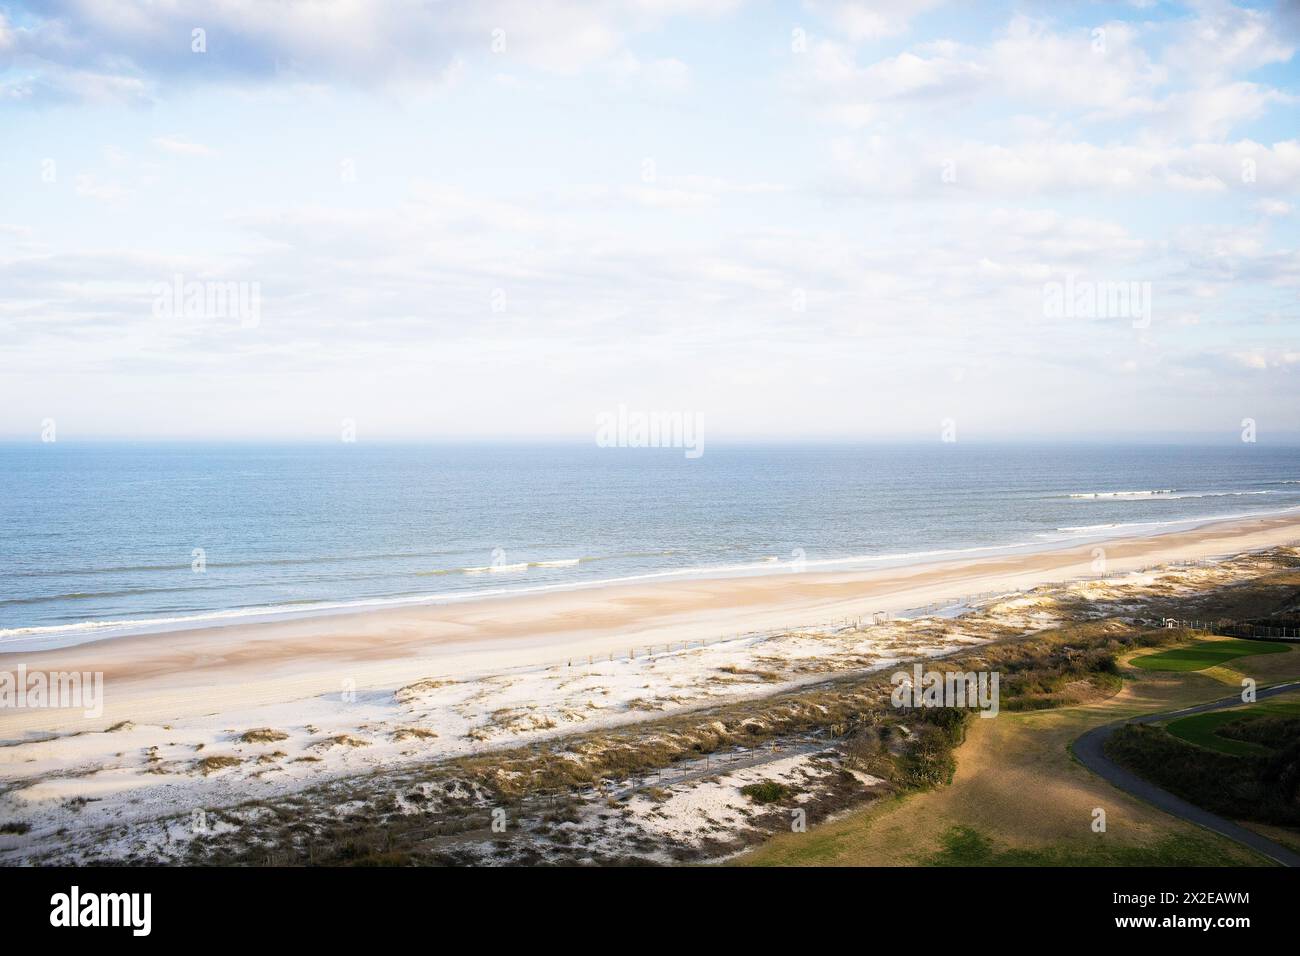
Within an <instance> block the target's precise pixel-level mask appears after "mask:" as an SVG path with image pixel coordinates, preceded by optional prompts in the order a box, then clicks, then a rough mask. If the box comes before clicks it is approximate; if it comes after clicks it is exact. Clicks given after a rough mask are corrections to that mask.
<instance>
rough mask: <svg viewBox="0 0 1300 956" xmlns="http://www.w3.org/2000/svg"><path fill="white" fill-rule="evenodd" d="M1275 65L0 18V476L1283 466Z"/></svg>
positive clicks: (275, 21) (560, 2) (647, 5)
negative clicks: (759, 444) (1178, 454)
mask: <svg viewBox="0 0 1300 956" xmlns="http://www.w3.org/2000/svg"><path fill="white" fill-rule="evenodd" d="M1297 46H1300V5H1297V4H1296V3H1282V4H1279V5H1245V4H1240V3H1238V4H1233V3H1229V2H1222V0H1204V2H1190V3H1165V2H1153V0H1147V2H1133V3H1102V2H1079V3H1066V2H1060V0H1053V2H1032V0H1020V2H1011V3H1001V2H992V0H990V2H980V3H971V2H960V0H953V2H942V0H888V2H870V0H844V2H839V0H806V2H802V3H800V2H789V3H776V2H743V0H590V2H583V3H578V2H567V0H477V2H443V3H437V2H433V3H430V2H414V0H387V2H378V0H372V2H353V0H339V2H319V0H315V2H308V0H279V2H268V0H208V2H203V3H200V2H192V0H168V2H147V0H46V2H39V3H15V2H11V0H0V437H5V438H11V439H17V440H32V441H36V440H40V437H41V435H42V434H43V432H44V431H47V430H48V428H49V426H50V425H51V423H53V424H54V425H55V426H56V427H57V436H58V438H59V440H65V439H72V440H76V439H114V438H129V439H268V440H334V439H337V438H338V437H339V436H340V434H341V430H342V429H343V428H344V427H345V425H346V423H350V424H351V426H352V429H353V434H354V435H356V436H357V437H358V439H366V438H371V439H383V440H389V439H415V440H425V439H450V440H461V439H474V440H479V439H518V438H532V439H565V440H569V439H572V440H590V439H591V436H592V435H593V434H594V432H595V430H596V428H597V423H598V421H599V420H600V418H601V416H602V415H606V414H608V413H609V412H610V411H612V410H614V409H617V408H619V407H620V406H623V407H626V408H627V409H631V410H633V411H638V410H640V411H643V412H645V413H654V412H661V411H662V412H669V411H673V412H682V413H684V414H687V415H691V416H695V417H696V420H697V421H698V422H699V423H702V425H701V426H700V427H701V429H702V430H703V431H704V432H705V433H706V434H707V436H708V438H709V440H710V441H727V440H737V441H752V440H765V439H770V440H857V439H870V438H907V439H929V438H935V439H938V438H939V436H940V435H941V432H943V430H944V429H947V434H948V435H949V436H950V437H951V436H952V435H956V436H958V437H959V439H970V438H974V439H980V438H1017V437H1048V438H1060V439H1070V438H1076V437H1079V438H1085V437H1092V436H1110V437H1112V438H1116V437H1132V438H1134V439H1137V440H1142V439H1143V438H1145V437H1149V436H1155V435H1171V434H1172V435H1196V436H1206V437H1207V438H1209V439H1222V440H1238V436H1239V435H1240V433H1241V432H1242V430H1243V422H1244V420H1246V419H1249V420H1251V422H1252V423H1253V426H1254V429H1255V431H1256V433H1257V435H1258V440H1259V441H1260V442H1265V441H1268V440H1270V439H1273V440H1276V439H1277V438H1278V437H1279V436H1284V435H1289V436H1291V437H1293V438H1294V436H1296V435H1300V398H1298V396H1300V389H1298V388H1297V384H1298V383H1300V334H1298V333H1300V298H1298V296H1297V291H1300V251H1298V248H1300V244H1298V240H1300V230H1298V228H1297V223H1298V222H1300V128H1298V127H1300V123H1298V122H1297V120H1298V119H1300V62H1298V61H1297V52H1296V51H1297ZM178 289H179V291H180V293H181V294H180V296H179V298H178V297H177V296H176V294H175V291H176V290H178ZM1120 291H1122V292H1123V297H1122V298H1116V296H1117V295H1118V294H1119V292H1120ZM1094 296H1098V298H1093V297H1094ZM1107 296H1109V297H1110V298H1107ZM1062 302H1065V303H1066V305H1065V306H1062ZM1090 303H1091V304H1090ZM1105 303H1109V305H1105Z"/></svg>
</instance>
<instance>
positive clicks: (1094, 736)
mask: <svg viewBox="0 0 1300 956" xmlns="http://www.w3.org/2000/svg"><path fill="white" fill-rule="evenodd" d="M1294 690H1300V681H1290V682H1288V683H1286V684H1276V685H1274V686H1273V687H1266V688H1264V689H1263V690H1260V691H1259V692H1258V693H1257V694H1256V700H1263V699H1264V698H1266V697H1273V696H1275V695H1277V694H1285V693H1287V692H1288V691H1294ZM1240 706H1241V697H1240V696H1239V695H1238V696H1235V697H1225V698H1224V699H1223V700H1216V701H1211V702H1210V703H1208V704H1197V705H1196V706H1195V707H1185V708H1183V709H1182V710H1173V711H1170V712H1168V713H1165V714H1144V715H1143V716H1141V717H1133V718H1131V719H1130V720H1127V721H1125V720H1120V721H1116V722H1115V723H1113V724H1105V725H1104V726H1101V727H1095V728H1093V729H1092V730H1090V731H1088V732H1087V733H1086V734H1084V735H1083V736H1082V737H1080V738H1079V739H1078V740H1076V741H1075V742H1074V745H1073V746H1072V747H1071V749H1072V750H1073V752H1074V755H1075V756H1076V757H1077V758H1079V762H1080V763H1082V764H1083V765H1084V766H1085V767H1087V768H1088V769H1089V770H1091V771H1092V772H1093V773H1095V774H1097V775H1098V776H1100V777H1102V778H1104V779H1105V780H1107V781H1109V782H1110V783H1111V784H1113V785H1114V786H1116V787H1118V788H1119V789H1121V790H1123V791H1125V792H1127V793H1130V794H1132V795H1133V796H1135V797H1137V798H1138V799H1140V800H1145V801H1146V802H1147V803H1149V804H1151V805H1152V806H1154V807H1156V808H1157V809H1160V810H1163V811H1165V812H1166V813H1170V814H1173V815H1174V816H1176V817H1180V818H1182V819H1184V820H1187V821H1188V822H1190V823H1195V824H1197V825H1198V826H1202V827H1205V828H1206V829H1207V830H1213V831H1214V832H1215V833H1218V834H1220V835H1221V836H1225V837H1227V838H1228V839H1229V840H1235V841H1236V842H1238V843H1240V844H1242V845H1243V846H1248V847H1250V848H1251V849H1252V850H1254V851H1255V852H1256V853H1259V854H1262V855H1263V856H1266V857H1268V858H1269V859H1270V860H1272V861H1273V862H1275V863H1280V864H1281V865H1282V866H1300V853H1296V852H1295V851H1294V850H1289V849H1287V848H1286V847H1284V846H1283V845H1282V844H1280V843H1277V842H1275V841H1273V840H1270V839H1268V837H1265V836H1261V835H1260V834H1258V833H1256V832H1255V831H1254V830H1248V829H1246V828H1245V827H1243V826H1239V825H1238V824H1236V823H1233V822H1232V821H1231V820H1225V819H1224V818H1223V817H1221V816H1218V815H1216V814H1213V813H1211V812H1210V811H1208V810H1204V809H1202V808H1201V807H1198V806H1196V805H1195V804H1193V803H1188V802H1187V801H1186V800H1184V799H1182V798H1181V797H1176V796H1174V795H1173V794H1172V793H1170V792H1169V791H1167V790H1161V789H1160V788H1159V787H1157V786H1156V785H1155V784H1153V783H1151V782H1150V781H1149V780H1146V779H1144V778H1142V777H1139V776H1138V775H1137V774H1135V773H1133V772H1132V771H1130V770H1126V769H1124V768H1123V767H1121V766H1120V765H1119V764H1117V763H1115V762H1114V761H1113V760H1111V759H1110V758H1109V757H1107V756H1106V751H1105V747H1106V741H1107V740H1109V739H1110V736H1111V734H1113V733H1115V731H1117V730H1119V728H1121V727H1123V726H1124V725H1125V724H1126V723H1130V724H1153V723H1156V722H1158V721H1165V720H1174V719H1176V718H1178V717H1187V716H1189V715H1191V714H1203V713H1205V712H1207V711H1211V710H1223V709H1224V708H1226V707H1240Z"/></svg>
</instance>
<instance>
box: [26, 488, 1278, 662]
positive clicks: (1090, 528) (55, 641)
mask: <svg viewBox="0 0 1300 956" xmlns="http://www.w3.org/2000/svg"><path fill="white" fill-rule="evenodd" d="M1294 511H1300V506H1291V507H1287V508H1280V509H1276V510H1273V511H1256V512H1245V513H1240V514H1229V515H1208V516H1201V517H1194V518H1179V519H1175V520H1168V521H1135V522H1120V523H1112V524H1097V525H1078V526H1073V527H1066V528H1058V529H1056V532H1055V533H1053V534H1039V535H1037V537H1038V538H1040V539H1041V538H1051V539H1053V540H1056V541H1069V540H1075V541H1077V540H1079V539H1081V538H1085V537H1105V536H1106V535H1107V534H1108V533H1110V532H1114V531H1119V530H1124V529H1136V528H1148V529H1153V528H1164V527H1172V526H1176V525H1200V524H1210V523H1212V522H1215V521H1230V520H1236V519H1242V518H1254V517H1272V516H1276V515H1281V514H1287V513H1291V512H1294ZM1042 546H1043V544H1042V542H1039V543H1038V544H1033V543H1030V542H1016V543H1012V544H998V545H980V546H975V547H969V548H936V549H933V550H927V551H903V552H893V553H887V554H868V555H850V556H847V557H835V558H822V559H817V560H807V559H804V558H800V559H792V560H787V561H782V560H779V559H774V558H771V557H766V558H761V559H756V560H754V561H750V562H745V563H742V564H727V565H694V566H690V567H684V568H672V569H668V570H663V571H650V572H646V573H643V574H631V575H623V576H621V577H612V578H600V579H595V580H586V581H584V580H573V581H565V582H557V583H554V584H538V585H528V586H516V587H496V588H474V589H473V590H465V591H444V592H435V593H431V594H415V595H405V596H401V597H382V598H358V599H356V600H352V601H319V602H306V601H303V602H295V603H290V604H282V605H276V606H261V607H250V608H239V609H235V610H228V611H209V612H204V613H201V614H191V615H182V616H171V617H152V618H134V619H122V618H119V619H116V620H104V621H80V622H78V623H75V624H53V625H41V626H31V627H15V628H5V629H0V651H4V652H13V651H20V650H21V651H28V650H37V649H40V650H48V649H51V648H56V647H69V646H73V645H76V644H84V643H86V642H89V641H95V640H101V639H104V638H109V637H119V636H129V635H137V634H145V633H151V632H159V631H169V630H188V629H196V628H203V627H215V626H223V625H229V624H235V623H240V622H245V623H248V622H255V621H259V620H266V621H272V620H276V619H285V618H292V617H311V616H323V615H327V614H342V613H350V612H358V611H369V610H378V609H383V608H396V607H418V606H421V605H427V604H452V603H458V602H461V601H469V600H479V599H483V598H492V597H514V596H522V595H526V594H537V593H545V592H551V591H568V590H582V589H587V588H597V587H607V586H610V585H617V584H634V583H638V582H642V581H651V580H658V579H662V578H674V577H708V576H718V575H721V576H725V575H730V574H753V573H762V572H764V571H766V572H785V571H793V572H800V571H806V570H808V569H810V568H823V569H825V568H834V567H842V568H845V569H851V568H853V567H854V566H859V567H860V566H863V565H875V566H879V565H883V564H887V563H890V562H893V563H897V564H900V565H909V564H914V563H920V562H922V561H923V560H924V559H932V558H953V557H959V556H962V555H971V554H980V553H985V554H993V553H997V552H1003V553H1012V552H1015V551H1017V550H1020V549H1033V548H1036V547H1042ZM565 560H570V559H565ZM527 566H528V565H527V564H516V565H501V566H499V567H501V568H504V569H512V570H514V569H521V568H527ZM467 570H468V569H467ZM482 570H483V571H485V572H486V571H491V570H492V568H491V567H487V568H484V569H482Z"/></svg>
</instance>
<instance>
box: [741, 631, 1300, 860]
mask: <svg viewBox="0 0 1300 956" xmlns="http://www.w3.org/2000/svg"><path fill="white" fill-rule="evenodd" d="M1252 643H1253V642H1252ZM1279 646H1281V648H1282V650H1283V651H1291V650H1292V649H1291V648H1289V647H1287V646H1285V645H1279ZM1137 653H1139V654H1140V653H1144V652H1137ZM1120 664H1121V666H1122V667H1124V670H1123V674H1124V677H1125V685H1124V688H1123V690H1121V691H1120V692H1119V693H1118V694H1116V695H1115V696H1113V697H1111V698H1109V699H1107V700H1104V701H1101V702H1098V703H1092V704H1086V705H1080V706H1074V707H1066V708H1059V709H1055V710H1043V711H1026V712H1020V713H1010V712H1007V711H1003V712H1002V713H1001V714H1000V715H999V716H998V717H997V718H994V719H978V718H977V719H975V720H972V721H971V722H970V724H971V729H970V733H969V736H968V738H967V740H966V742H965V743H964V744H963V745H962V746H961V747H960V748H959V749H958V750H957V751H956V757H957V771H956V774H955V775H954V777H953V782H952V784H951V785H950V786H947V787H943V788H939V789H936V790H930V791H927V792H924V793H918V794H914V795H911V796H907V797H902V798H894V799H887V800H884V801H881V802H879V803H877V804H874V805H872V806H869V807H866V808H864V809H862V810H859V811H855V812H853V813H850V814H848V815H846V816H844V817H841V818H839V819H837V820H833V821H831V822H830V823H827V824H824V825H821V826H816V827H813V828H811V829H810V830H809V831H808V832H807V833H801V834H799V833H790V834H782V835H780V836H778V837H776V838H774V839H772V840H769V841H768V842H767V843H765V844H763V845H762V846H760V847H757V848H755V849H754V850H753V851H751V852H749V853H747V854H745V855H744V856H742V857H740V858H739V859H737V860H736V861H735V862H736V863H737V864H739V865H748V866H918V865H920V866H1031V865H1032V866H1131V865H1150V866H1261V865H1266V864H1267V861H1266V860H1264V858H1263V857H1260V856H1258V855H1256V854H1254V853H1252V852H1251V851H1249V850H1247V849H1245V848H1244V847H1241V846H1239V845H1238V844H1235V843H1233V842H1231V841H1229V840H1226V839H1224V838H1221V837H1219V836H1217V835H1215V834H1212V833H1209V832H1207V831H1205V830H1202V829H1201V828H1199V827H1196V826H1193V825H1192V824H1189V823H1184V822H1182V821H1180V820H1178V819H1176V818H1174V817H1172V816H1169V815H1168V814H1165V813H1163V812H1161V811H1159V810H1156V809H1155V808H1154V807H1151V806H1149V805H1147V804H1146V803H1143V802H1142V801H1140V800H1136V799H1134V798H1131V797H1129V796H1128V795H1126V794H1125V793H1123V792H1122V791H1120V790H1117V789H1115V788H1114V787H1112V786H1110V784H1108V783H1106V782H1105V781H1104V780H1102V779H1101V778H1099V777H1097V776H1095V775H1093V774H1092V773H1091V772H1090V771H1088V770H1087V769H1086V768H1085V767H1083V766H1082V765H1081V764H1079V763H1077V762H1076V761H1075V760H1074V759H1073V757H1072V756H1071V754H1070V752H1069V745H1070V744H1071V743H1072V742H1073V741H1074V740H1075V739H1076V738H1078V737H1079V735H1081V734H1082V733H1084V732H1085V731H1087V730H1089V729H1091V728H1093V727H1096V726H1099V725H1101V724H1105V723H1109V722H1110V721H1113V720H1118V719H1120V718H1124V717H1132V716H1136V715H1138V714H1144V713H1159V712H1161V711H1165V710H1177V709H1179V708H1181V707H1186V706H1190V705H1192V704H1196V703H1203V702H1205V701H1209V700H1215V699H1217V698H1220V697H1223V696H1224V695H1225V693H1227V692H1230V688H1232V687H1239V686H1240V680H1241V678H1242V677H1243V676H1249V677H1253V678H1255V679H1257V680H1259V681H1260V683H1261V684H1263V683H1273V682H1277V681H1280V680H1287V679H1295V678H1298V677H1300V652H1293V653H1290V654H1285V655H1284V656H1277V655H1266V656H1249V657H1239V658H1237V659H1230V660H1228V661H1226V662H1223V663H1221V664H1220V665H1219V666H1217V667H1215V668H1214V669H1213V670H1212V671H1211V673H1209V674H1205V673H1197V672H1194V671H1189V672H1177V671H1151V670H1136V669H1132V668H1129V667H1127V665H1126V661H1125V660H1124V659H1121V661H1120ZM1097 807H1101V808H1102V809H1104V810H1105V811H1106V824H1107V826H1106V832H1105V833H1094V832H1093V831H1092V827H1091V824H1092V821H1093V810H1094V809H1095V808H1097Z"/></svg>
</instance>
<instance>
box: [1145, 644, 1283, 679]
mask: <svg viewBox="0 0 1300 956" xmlns="http://www.w3.org/2000/svg"><path fill="white" fill-rule="evenodd" d="M1288 650H1290V647H1289V646H1288V645H1286V644H1279V643H1276V642H1272V641H1246V640H1241V639H1238V638H1235V637H1220V638H1209V639H1206V640H1200V641H1197V642H1196V643H1195V644H1192V645H1191V646H1190V647H1176V648H1173V649H1171V650H1168V651H1160V652H1159V653H1156V654H1146V655H1143V656H1142V657H1137V658H1134V659H1133V661H1132V664H1133V666H1134V667H1141V668H1142V669H1144V670H1150V671H1199V670H1204V669H1205V668H1207V667H1214V666H1216V665H1218V664H1222V663H1224V662H1226V661H1230V660H1234V659H1235V658H1238V657H1249V656H1251V655H1254V654H1285V653H1286V652H1287V651H1288Z"/></svg>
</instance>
